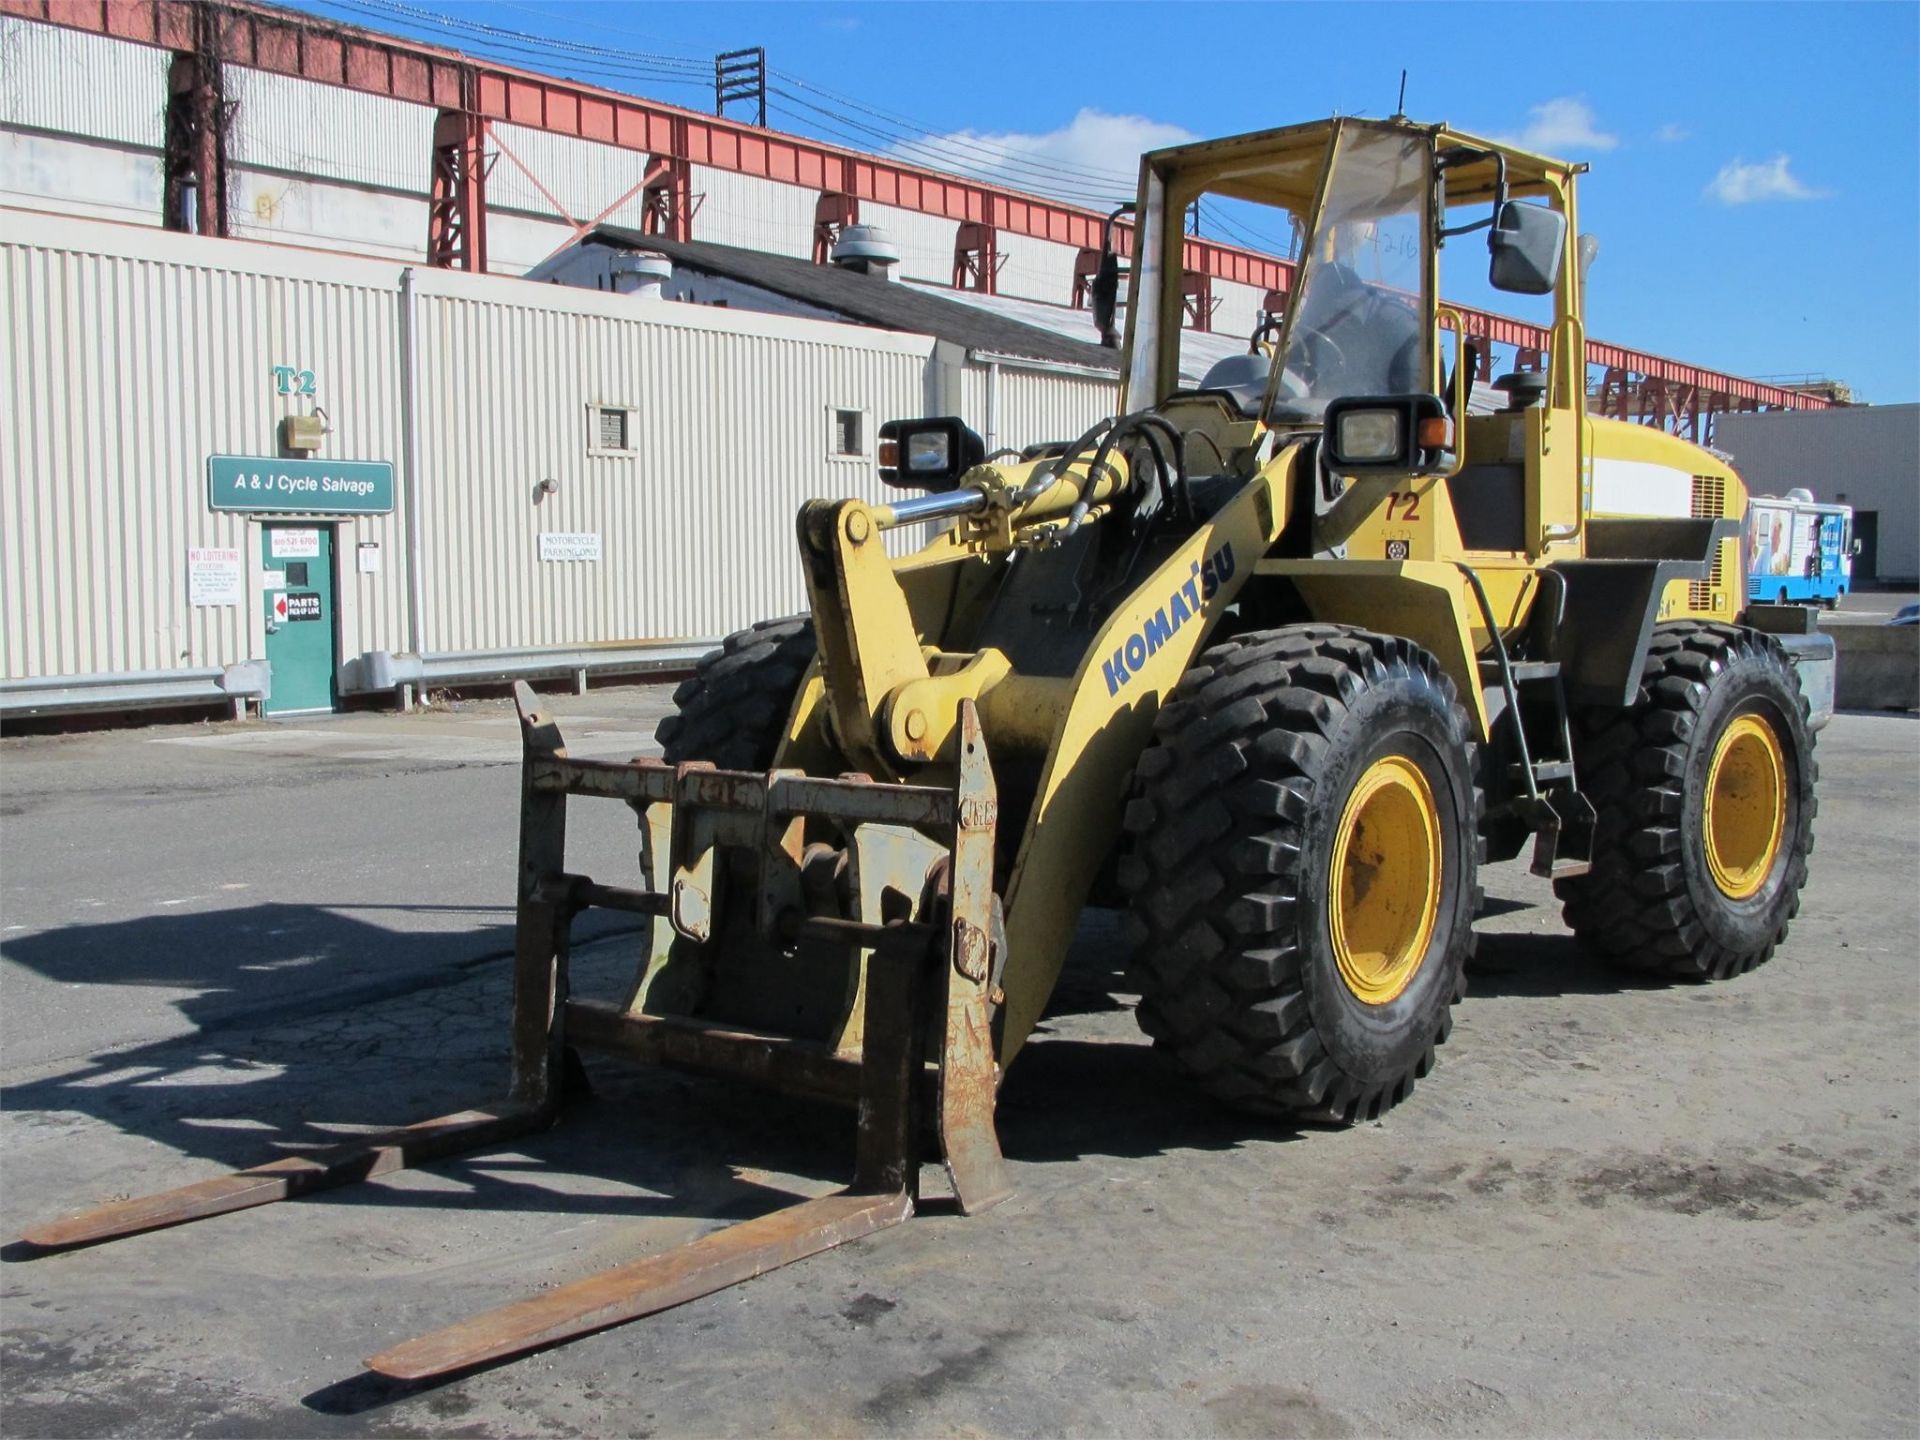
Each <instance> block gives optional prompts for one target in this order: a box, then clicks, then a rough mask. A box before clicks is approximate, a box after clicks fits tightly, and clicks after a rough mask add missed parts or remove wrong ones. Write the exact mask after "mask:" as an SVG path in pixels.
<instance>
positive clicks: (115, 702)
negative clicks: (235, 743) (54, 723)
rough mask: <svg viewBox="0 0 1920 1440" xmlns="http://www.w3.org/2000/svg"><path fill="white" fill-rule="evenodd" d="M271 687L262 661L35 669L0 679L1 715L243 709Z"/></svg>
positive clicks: (236, 713)
mask: <svg viewBox="0 0 1920 1440" xmlns="http://www.w3.org/2000/svg"><path fill="white" fill-rule="evenodd" d="M271 693H272V686H271V677H270V674H269V671H268V668H267V665H266V662H265V661H260V660H251V661H245V662H242V663H241V664H238V665H226V666H221V665H207V666H201V667H197V668H195V669H190V670H113V671H105V672H102V673H99V674H90V675H37V676H28V677H25V678H22V679H16V680H0V717H6V718H9V719H21V718H25V717H28V716H34V715H75V714H81V713H84V712H86V711H89V710H147V709H153V708H156V707H160V706H173V705H222V704H230V705H231V706H232V707H233V715H234V718H235V719H236V720H237V719H241V718H244V716H245V715H246V710H247V702H248V701H249V700H251V701H254V702H255V703H258V702H260V701H262V700H265V699H266V698H267V697H268V695H270V694H271Z"/></svg>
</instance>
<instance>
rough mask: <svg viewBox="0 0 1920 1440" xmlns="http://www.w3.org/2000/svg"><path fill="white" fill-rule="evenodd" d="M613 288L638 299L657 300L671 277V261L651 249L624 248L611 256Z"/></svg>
mask: <svg viewBox="0 0 1920 1440" xmlns="http://www.w3.org/2000/svg"><path fill="white" fill-rule="evenodd" d="M611 269H612V271H613V288H614V289H615V290H617V291H619V292H620V294H622V295H631V296H633V297H634V298H636V299H639V300H658V299H659V298H660V289H661V287H662V286H663V285H665V284H666V283H667V281H669V280H671V279H672V278H673V262H672V261H671V260H669V259H668V258H667V257H666V256H664V255H662V254H659V253H658V252H657V251H653V250H625V251H622V252H621V253H620V254H618V255H615V256H614V257H613V264H612V266H611Z"/></svg>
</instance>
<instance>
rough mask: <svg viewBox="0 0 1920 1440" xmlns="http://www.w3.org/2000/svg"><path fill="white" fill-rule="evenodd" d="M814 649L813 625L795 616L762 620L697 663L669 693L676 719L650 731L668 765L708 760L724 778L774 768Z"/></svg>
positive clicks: (667, 719)
mask: <svg viewBox="0 0 1920 1440" xmlns="http://www.w3.org/2000/svg"><path fill="white" fill-rule="evenodd" d="M814 649H815V647H814V639H813V621H811V620H809V619H807V618H806V617H805V616H794V617H791V618H789V619H785V620H762V621H761V622H760V623H759V624H758V625H755V626H754V627H753V628H752V629H751V630H741V631H739V632H738V633H736V634H733V635H729V636H728V637H727V638H726V639H725V640H723V641H722V642H721V643H720V648H719V649H718V650H710V651H708V652H707V653H706V654H705V655H703V656H701V657H700V662H699V664H698V665H696V666H695V667H694V672H693V674H692V675H690V676H689V677H688V678H687V679H685V680H683V681H681V682H680V687H679V688H678V689H677V690H675V691H674V692H673V703H674V706H675V711H676V713H674V714H672V715H669V716H667V717H666V719H664V720H662V721H661V722H660V724H659V727H658V728H657V729H656V730H655V731H654V739H656V740H658V741H659V742H660V749H661V752H662V753H663V755H664V756H665V758H666V760H667V762H668V763H669V764H673V765H678V764H681V763H683V762H685V761H688V760H706V761H708V762H710V763H712V764H714V765H717V766H719V767H720V768H721V769H722V770H765V769H768V768H769V767H771V766H772V764H773V762H774V758H775V757H776V756H777V755H778V754H779V753H780V742H781V741H782V740H784V739H785V738H786V732H787V719H788V717H789V716H790V715H791V714H792V713H793V702H794V698H795V697H796V696H797V695H798V694H799V693H800V684H801V682H802V681H803V680H805V679H806V676H807V670H808V667H810V666H811V665H812V664H813V657H814Z"/></svg>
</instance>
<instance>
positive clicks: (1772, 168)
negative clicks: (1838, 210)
mask: <svg viewBox="0 0 1920 1440" xmlns="http://www.w3.org/2000/svg"><path fill="white" fill-rule="evenodd" d="M1788 164H1789V160H1788V157H1787V156H1785V155H1776V156H1774V157H1773V159H1771V160H1762V161H1760V162H1758V163H1757V164H1753V165H1749V164H1747V162H1746V161H1744V160H1742V159H1741V158H1740V157H1739V156H1737V155H1736V156H1734V158H1733V159H1731V160H1729V161H1728V162H1727V163H1726V164H1724V165H1722V166H1721V167H1720V173H1719V174H1718V175H1716V176H1714V177H1713V179H1712V180H1711V181H1709V182H1708V184H1707V188H1706V190H1705V191H1704V192H1702V193H1704V194H1705V195H1706V197H1707V198H1708V199H1710V200H1718V201H1719V202H1720V203H1721V204H1722V205H1751V204H1753V203H1755V202H1756V201H1760V200H1818V199H1821V198H1822V197H1823V196H1825V195H1826V194H1827V193H1828V192H1826V191H1825V190H1815V189H1813V188H1811V187H1810V186H1807V185H1805V184H1802V183H1801V181H1800V179H1799V177H1798V176H1796V175H1794V174H1793V172H1792V171H1791V170H1789V169H1788V168H1787V167H1788Z"/></svg>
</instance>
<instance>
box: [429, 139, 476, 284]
mask: <svg viewBox="0 0 1920 1440" xmlns="http://www.w3.org/2000/svg"><path fill="white" fill-rule="evenodd" d="M427 263H428V264H429V265H435V266H438V267H440V268H441V269H444V270H455V269H457V270H471V271H474V272H475V273H476V274H485V273H486V269H487V141H486V121H485V120H483V119H482V118H481V117H480V116H479V115H478V114H476V113H474V112H473V111H471V110H443V111H441V112H440V118H439V119H438V120H437V121H435V122H434V126H433V188H432V193H431V194H430V195H429V196H428V197H427Z"/></svg>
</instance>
